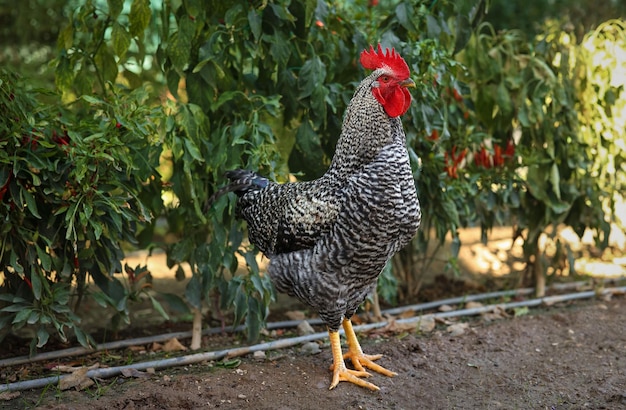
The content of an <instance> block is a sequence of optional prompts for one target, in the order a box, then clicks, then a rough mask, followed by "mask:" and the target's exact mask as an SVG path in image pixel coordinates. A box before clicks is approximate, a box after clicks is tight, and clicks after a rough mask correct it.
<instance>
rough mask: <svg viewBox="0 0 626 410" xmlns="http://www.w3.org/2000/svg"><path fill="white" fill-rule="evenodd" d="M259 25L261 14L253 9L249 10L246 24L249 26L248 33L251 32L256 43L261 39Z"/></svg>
mask: <svg viewBox="0 0 626 410" xmlns="http://www.w3.org/2000/svg"><path fill="white" fill-rule="evenodd" d="M261 23H262V18H261V14H260V13H259V12H258V11H257V10H255V9H250V11H248V24H250V31H252V35H253V36H254V39H255V40H256V41H259V38H260V37H261Z"/></svg>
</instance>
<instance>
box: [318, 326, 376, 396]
mask: <svg viewBox="0 0 626 410" xmlns="http://www.w3.org/2000/svg"><path fill="white" fill-rule="evenodd" d="M328 335H329V336H330V348H331V350H332V353H333V365H332V366H331V370H332V371H333V381H332V382H331V384H330V389H329V390H331V389H334V388H335V387H336V386H337V385H338V384H339V382H350V383H354V384H356V385H359V386H361V387H365V388H367V389H370V390H380V389H379V388H378V387H377V386H375V385H373V384H372V383H369V382H366V381H365V380H362V379H360V378H359V377H369V376H370V374H369V373H368V372H366V371H364V370H362V369H361V370H350V369H348V368H346V364H345V362H344V361H343V356H342V354H341V340H340V339H339V332H333V331H331V330H329V331H328Z"/></svg>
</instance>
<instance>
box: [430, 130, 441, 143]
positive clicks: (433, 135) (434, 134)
mask: <svg viewBox="0 0 626 410" xmlns="http://www.w3.org/2000/svg"><path fill="white" fill-rule="evenodd" d="M428 139H429V140H431V141H437V140H438V139H439V131H437V130H436V129H434V130H433V132H431V133H430V135H429V136H428Z"/></svg>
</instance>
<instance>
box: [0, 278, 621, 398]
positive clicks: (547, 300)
mask: <svg viewBox="0 0 626 410" xmlns="http://www.w3.org/2000/svg"><path fill="white" fill-rule="evenodd" d="M494 293H495V292H494ZM624 293H626V286H622V287H615V288H607V289H604V290H602V291H593V290H592V291H585V292H577V293H569V294H565V295H557V296H547V297H544V298H538V299H530V300H525V301H519V302H509V303H501V304H494V305H487V306H481V307H476V308H471V309H460V310H453V311H449V312H439V313H433V314H427V315H420V316H416V317H412V318H408V319H401V320H398V321H397V323H401V324H405V323H419V322H420V321H421V320H423V319H424V317H425V316H427V317H433V318H450V317H459V316H470V315H477V314H481V313H487V312H492V311H494V310H496V309H514V308H518V307H532V306H539V305H541V304H546V305H553V304H555V303H559V302H566V301H570V300H577V299H588V298H592V297H594V296H596V295H599V296H602V295H613V294H624ZM455 299H456V298H455ZM463 300H467V299H466V298H464V299H463ZM388 324H389V323H388V322H379V323H371V324H366V325H360V326H355V327H354V330H355V331H357V332H364V331H368V330H372V329H377V328H380V327H384V326H387V325H388ZM327 336H328V334H327V333H326V332H320V333H315V334H312V335H306V336H300V337H295V338H289V339H281V340H276V341H272V342H268V343H262V344H257V345H254V346H248V347H239V348H234V349H226V350H219V351H214V352H205V353H196V354H191V355H187V356H181V357H175V358H170V359H161V360H154V361H150V362H142V363H134V364H131V365H126V366H116V367H108V368H102V369H93V370H90V371H88V372H87V375H86V377H89V378H107V377H113V376H117V375H119V374H121V373H122V371H124V370H127V369H135V370H146V369H150V368H152V369H162V368H168V367H173V366H181V365H188V364H195V363H202V362H205V361H209V360H219V359H223V358H225V357H237V356H243V355H246V354H249V353H253V352H256V351H266V350H275V349H282V348H286V347H291V346H295V345H298V344H300V343H304V342H310V341H314V340H320V339H323V338H325V337H327ZM66 377H69V375H63V376H51V377H45V378H42V379H36V380H26V381H21V382H15V383H8V384H4V385H0V393H2V392H5V391H19V390H26V389H35V388H40V387H44V386H46V385H49V384H53V383H58V382H59V381H60V380H62V379H64V378H66Z"/></svg>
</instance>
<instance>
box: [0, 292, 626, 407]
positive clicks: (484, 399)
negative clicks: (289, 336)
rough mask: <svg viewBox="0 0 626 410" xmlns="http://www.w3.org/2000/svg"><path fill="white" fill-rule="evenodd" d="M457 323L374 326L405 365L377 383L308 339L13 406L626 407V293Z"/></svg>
mask: <svg viewBox="0 0 626 410" xmlns="http://www.w3.org/2000/svg"><path fill="white" fill-rule="evenodd" d="M467 323H468V324H469V328H467V329H466V330H465V332H463V333H462V334H460V335H456V336H455V335H451V334H449V333H448V332H447V331H446V327H445V326H444V325H442V324H440V325H439V326H438V327H437V329H436V330H434V331H433V332H430V333H428V334H421V335H420V334H417V333H415V332H411V333H410V334H406V333H400V334H383V335H380V334H372V333H370V334H362V335H361V336H360V338H361V340H362V344H363V348H364V350H365V351H366V353H383V354H384V357H383V358H382V359H381V360H380V363H381V364H382V365H383V366H386V367H387V368H389V369H393V370H394V371H396V372H397V373H398V375H397V376H396V377H393V378H387V377H385V376H382V375H378V374H374V375H373V376H372V377H371V378H370V380H371V381H372V382H374V383H375V384H377V385H378V386H379V387H380V388H381V390H380V391H379V392H370V391H368V390H365V389H363V388H360V387H357V386H354V385H351V384H348V383H340V384H339V386H338V387H337V388H335V389H334V390H331V391H329V390H328V386H329V383H330V372H329V371H328V365H329V364H330V362H331V355H330V349H329V347H328V342H327V341H326V342H325V343H324V344H323V345H322V346H321V347H322V348H321V353H319V354H316V355H308V354H304V353H303V352H302V351H301V349H300V348H293V349H286V350H281V351H278V352H272V354H271V355H270V354H269V352H268V357H269V358H265V359H261V360H259V359H255V358H253V357H252V356H247V357H244V358H243V359H242V361H241V363H240V364H239V365H238V366H237V367H236V368H220V367H218V366H215V364H208V363H207V364H200V365H193V366H186V367H185V368H171V369H164V370H157V371H156V372H155V374H153V375H151V377H149V378H141V379H125V378H122V377H119V378H116V379H113V380H103V381H100V385H99V388H96V387H94V386H92V387H91V388H88V389H86V390H84V391H72V390H68V391H58V390H56V389H49V390H48V391H46V392H43V393H42V390H33V391H26V392H22V393H21V394H20V396H19V397H16V398H14V399H12V400H8V401H6V400H5V401H0V407H1V408H6V409H18V408H33V407H37V408H43V409H59V410H61V409H87V408H89V409H94V410H95V409H201V408H223V409H239V408H250V409H318V408H328V409H335V408H343V409H416V408H419V409H587V408H589V409H623V408H626V325H625V324H626V298H625V297H624V296H618V297H614V298H613V299H612V300H595V301H584V302H576V303H567V304H559V305H556V306H552V307H544V308H541V309H537V310H531V311H530V312H529V313H528V314H526V315H523V316H519V317H510V318H506V319H502V320H496V321H487V320H485V319H484V318H474V319H470V320H469V321H468V322H467Z"/></svg>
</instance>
